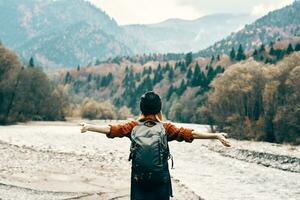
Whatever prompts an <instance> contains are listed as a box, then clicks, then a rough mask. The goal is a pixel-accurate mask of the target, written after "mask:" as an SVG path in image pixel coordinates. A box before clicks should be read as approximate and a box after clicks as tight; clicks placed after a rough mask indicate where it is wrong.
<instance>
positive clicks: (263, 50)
mask: <svg viewBox="0 0 300 200" xmlns="http://www.w3.org/2000/svg"><path fill="white" fill-rule="evenodd" d="M265 51H266V47H265V45H264V44H262V45H260V48H259V53H263V52H265Z"/></svg>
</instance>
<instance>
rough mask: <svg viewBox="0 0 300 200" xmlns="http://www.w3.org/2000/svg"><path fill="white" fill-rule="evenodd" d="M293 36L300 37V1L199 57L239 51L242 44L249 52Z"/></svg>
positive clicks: (268, 16) (215, 45)
mask: <svg viewBox="0 0 300 200" xmlns="http://www.w3.org/2000/svg"><path fill="white" fill-rule="evenodd" d="M293 36H300V1H294V3H293V4H291V5H288V6H286V7H284V8H281V9H279V10H275V11H272V12H270V13H268V14H267V15H265V16H263V17H261V18H259V19H258V20H256V21H255V22H254V23H252V24H250V25H246V26H245V27H244V28H243V29H242V30H240V31H238V32H236V33H233V34H231V35H229V36H228V37H226V38H225V39H222V40H220V41H218V42H216V43H215V44H214V45H212V46H210V47H208V48H207V49H204V50H201V51H200V52H199V53H197V55H200V56H211V55H213V54H222V53H226V54H228V53H229V52H230V50H231V49H232V47H234V48H235V49H237V48H238V46H239V45H240V44H242V46H243V47H244V48H245V49H248V50H249V49H253V48H257V47H259V46H260V45H261V44H269V43H270V42H275V41H276V40H280V39H285V38H290V37H293Z"/></svg>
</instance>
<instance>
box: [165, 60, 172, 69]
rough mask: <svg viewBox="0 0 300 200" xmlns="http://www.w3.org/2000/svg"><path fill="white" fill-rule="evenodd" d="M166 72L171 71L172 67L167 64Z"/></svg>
mask: <svg viewBox="0 0 300 200" xmlns="http://www.w3.org/2000/svg"><path fill="white" fill-rule="evenodd" d="M165 68H166V71H169V70H170V69H171V66H170V64H169V63H168V62H167V64H166V67H165Z"/></svg>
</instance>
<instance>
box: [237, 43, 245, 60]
mask: <svg viewBox="0 0 300 200" xmlns="http://www.w3.org/2000/svg"><path fill="white" fill-rule="evenodd" d="M245 59H246V55H245V53H244V49H243V46H242V45H241V44H240V46H239V49H238V52H237V54H236V60H237V61H241V60H245Z"/></svg>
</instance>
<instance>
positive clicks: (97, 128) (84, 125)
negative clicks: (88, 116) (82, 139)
mask: <svg viewBox="0 0 300 200" xmlns="http://www.w3.org/2000/svg"><path fill="white" fill-rule="evenodd" d="M80 125H81V133H85V132H87V131H93V132H97V133H103V134H108V133H110V129H111V127H110V126H109V125H102V126H96V125H92V124H87V123H85V122H82V123H80Z"/></svg>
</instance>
